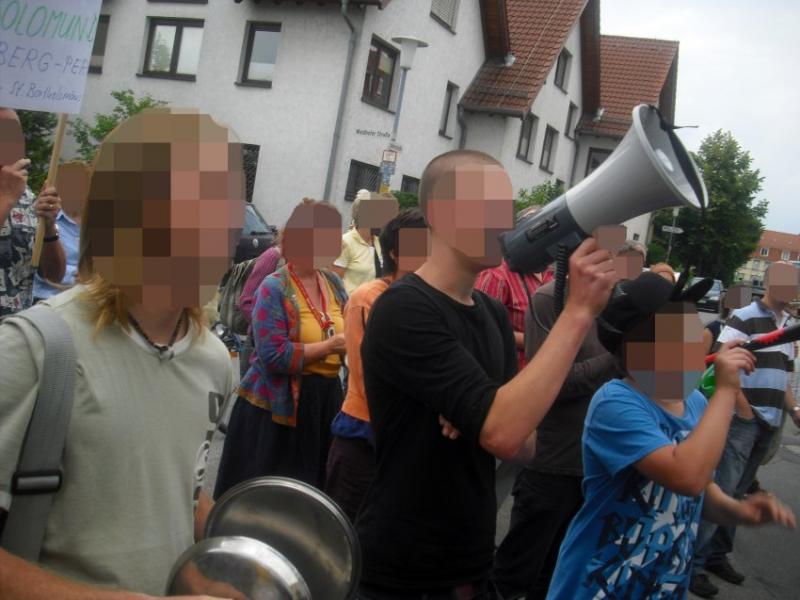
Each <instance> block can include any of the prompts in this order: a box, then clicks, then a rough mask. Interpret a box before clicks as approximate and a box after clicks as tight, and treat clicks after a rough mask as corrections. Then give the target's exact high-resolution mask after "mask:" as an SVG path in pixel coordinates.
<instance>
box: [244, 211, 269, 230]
mask: <svg viewBox="0 0 800 600" xmlns="http://www.w3.org/2000/svg"><path fill="white" fill-rule="evenodd" d="M242 230H243V231H244V234H245V235H252V234H254V233H256V234H258V233H267V224H266V223H265V222H264V219H262V218H261V215H259V214H258V212H257V211H256V209H255V208H254V207H253V205H252V204H248V205H247V207H246V208H245V211H244V227H242Z"/></svg>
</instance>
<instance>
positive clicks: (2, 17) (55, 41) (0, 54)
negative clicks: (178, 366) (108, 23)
mask: <svg viewBox="0 0 800 600" xmlns="http://www.w3.org/2000/svg"><path fill="white" fill-rule="evenodd" d="M100 3H101V0H0V106H5V107H8V108H15V109H22V110H38V111H44V112H54V113H59V119H58V125H57V127H56V130H55V133H54V137H53V152H52V156H51V159H50V169H49V170H48V173H47V181H46V182H45V187H47V186H48V185H52V184H53V183H55V176H56V173H57V170H58V160H59V157H60V155H61V143H62V141H63V138H64V130H65V128H66V125H67V114H75V113H79V112H80V109H81V100H82V99H83V93H84V88H85V86H86V74H87V72H88V71H89V60H90V58H91V55H92V46H93V45H94V36H95V33H96V31H97V22H98V19H99V17H100ZM43 238H44V223H43V222H42V221H41V220H40V221H39V227H38V229H37V230H36V241H35V244H34V251H33V260H32V264H33V266H35V267H36V266H38V265H39V258H40V255H41V251H42V240H43Z"/></svg>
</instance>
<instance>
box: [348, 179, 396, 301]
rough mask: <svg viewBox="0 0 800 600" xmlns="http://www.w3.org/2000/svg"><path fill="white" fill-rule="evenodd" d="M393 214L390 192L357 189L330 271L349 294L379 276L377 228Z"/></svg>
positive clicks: (394, 202)
mask: <svg viewBox="0 0 800 600" xmlns="http://www.w3.org/2000/svg"><path fill="white" fill-rule="evenodd" d="M396 214H397V200H395V199H394V197H393V196H390V195H388V194H387V195H385V196H380V197H377V198H373V196H372V194H371V193H370V192H369V191H367V190H359V192H358V194H357V195H356V199H355V202H354V203H353V222H352V223H351V225H350V229H348V230H347V231H346V232H345V234H344V235H343V236H342V248H341V254H340V255H339V257H338V258H337V259H336V260H335V261H334V263H333V271H334V272H336V273H337V274H338V275H339V276H340V277H341V278H342V280H343V281H344V287H345V290H346V291H347V293H348V294H352V293H353V292H354V291H355V289H356V288H357V287H358V286H360V285H361V284H363V283H366V282H368V281H372V280H373V279H375V278H376V277H380V276H381V274H382V273H381V272H382V269H383V267H382V265H383V256H382V255H381V245H380V241H379V240H378V232H379V231H380V230H381V229H382V228H383V226H384V225H385V224H386V223H387V222H388V221H389V219H391V218H393V217H394V216H395V215H396Z"/></svg>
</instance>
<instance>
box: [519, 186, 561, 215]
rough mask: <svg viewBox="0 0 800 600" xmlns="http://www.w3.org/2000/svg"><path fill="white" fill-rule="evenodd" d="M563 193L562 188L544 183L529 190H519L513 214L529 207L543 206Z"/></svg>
mask: <svg viewBox="0 0 800 600" xmlns="http://www.w3.org/2000/svg"><path fill="white" fill-rule="evenodd" d="M563 193H564V188H563V186H560V185H556V184H555V183H551V182H549V181H545V182H544V183H542V184H541V185H537V186H535V187H532V188H531V189H529V190H526V189H521V190H520V191H519V192H518V193H517V199H516V200H515V201H514V214H517V213H518V212H519V211H521V210H523V209H526V208H528V207H529V206H544V205H545V204H547V203H548V202H550V201H551V200H554V199H556V198H558V197H559V196H560V195H561V194H563Z"/></svg>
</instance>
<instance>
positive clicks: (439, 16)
mask: <svg viewBox="0 0 800 600" xmlns="http://www.w3.org/2000/svg"><path fill="white" fill-rule="evenodd" d="M457 15H458V0H432V1H431V16H432V17H433V18H434V20H436V21H438V22H439V23H441V24H442V25H444V26H445V27H447V28H448V29H450V30H454V29H455V28H456V16H457Z"/></svg>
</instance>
